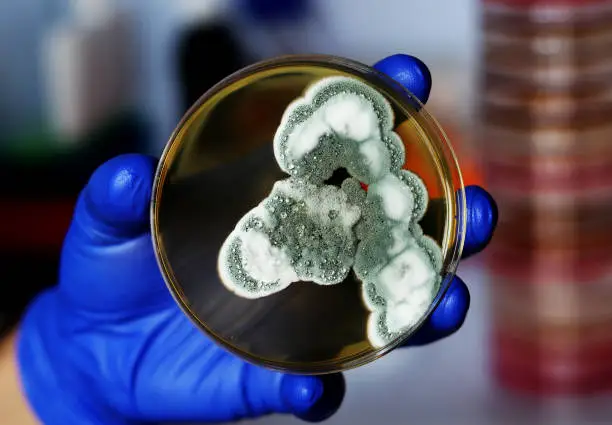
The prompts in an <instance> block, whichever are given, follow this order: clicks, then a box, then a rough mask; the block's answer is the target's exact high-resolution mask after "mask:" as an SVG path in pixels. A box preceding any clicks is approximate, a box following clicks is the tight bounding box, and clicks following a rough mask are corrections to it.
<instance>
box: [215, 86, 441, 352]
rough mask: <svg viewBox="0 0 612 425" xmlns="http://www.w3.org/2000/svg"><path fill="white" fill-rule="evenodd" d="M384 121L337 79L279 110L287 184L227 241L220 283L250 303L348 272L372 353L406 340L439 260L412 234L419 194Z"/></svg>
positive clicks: (433, 290) (369, 100) (381, 111)
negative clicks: (344, 174) (341, 176)
mask: <svg viewBox="0 0 612 425" xmlns="http://www.w3.org/2000/svg"><path fill="white" fill-rule="evenodd" d="M393 121H394V117H393V110H392V108H391V105H390V104H389V103H388V102H387V101H386V99H385V98H384V97H383V96H382V95H381V94H380V93H378V92H377V91H376V90H374V89H373V88H371V87H370V86H369V85H367V84H365V83H362V82H361V81H359V80H356V79H353V78H347V77H330V78H325V79H322V80H320V81H319V82H317V83H316V84H314V85H312V86H311V87H310V88H309V89H308V90H307V91H306V93H305V95H304V96H303V97H302V98H299V99H297V100H295V101H294V102H293V103H292V104H291V105H289V107H288V108H287V110H286V111H285V114H284V116H283V118H282V120H281V124H280V126H279V128H278V130H277V133H276V136H275V138H274V153H275V157H276V160H277V162H278V164H279V166H280V168H281V169H282V170H283V171H285V172H286V173H287V174H288V175H289V177H288V178H287V179H284V180H281V181H278V182H276V183H275V185H274V187H273V189H272V191H271V193H270V195H269V196H268V197H267V198H265V199H264V200H263V201H262V202H261V203H260V204H259V205H258V206H257V207H255V208H254V209H253V210H251V211H250V212H248V213H247V214H246V215H245V216H244V217H243V219H242V220H241V221H240V222H239V223H238V225H237V226H236V228H235V229H234V230H233V231H232V233H231V234H230V235H229V236H228V238H227V239H226V241H225V243H224V244H223V246H222V248H221V251H220V254H219V264H218V265H219V275H220V277H221V280H222V282H223V284H224V285H225V286H226V287H227V288H228V289H229V290H231V291H233V292H234V293H236V294H237V295H239V296H242V297H245V298H260V297H265V296H268V295H271V294H274V293H277V292H279V291H282V290H283V289H285V288H287V287H288V286H289V285H291V284H299V282H314V283H316V284H319V285H334V284H338V283H340V282H342V281H344V280H345V279H346V278H347V277H348V275H349V273H351V271H352V272H353V273H355V275H356V276H357V278H358V279H359V280H360V281H361V284H362V292H363V299H364V303H365V305H366V306H367V308H368V309H369V310H370V312H371V314H370V317H369V321H368V331H367V332H368V335H367V337H368V339H369V341H370V343H371V344H372V345H373V346H374V347H383V346H385V345H387V344H388V343H390V342H391V341H393V340H394V339H396V338H397V337H399V336H401V335H402V334H403V333H405V332H408V331H410V329H411V328H413V327H414V326H415V325H416V324H417V323H418V322H419V321H420V320H421V319H422V317H423V316H424V315H425V314H426V313H427V310H428V309H429V306H430V305H431V303H432V302H433V300H434V298H435V296H436V294H437V292H438V289H439V285H440V280H441V276H440V272H441V270H442V251H441V249H440V247H439V246H438V245H437V244H436V242H435V241H434V240H433V239H431V238H429V237H428V236H425V235H423V231H422V229H421V228H420V226H419V224H418V222H419V221H420V220H421V218H422V217H423V215H424V214H425V211H426V209H427V204H428V194H427V190H426V188H425V185H424V184H423V182H422V181H421V179H420V178H419V177H418V176H417V175H415V174H414V173H411V172H410V171H407V170H402V169H401V167H402V165H403V164H404V162H405V152H404V147H403V144H402V142H401V140H400V138H399V136H398V135H397V134H396V133H395V132H393ZM340 168H344V169H346V170H347V171H348V173H349V174H350V176H351V177H350V178H347V179H346V180H345V181H344V182H343V183H342V185H341V187H337V186H332V185H328V184H326V183H325V181H326V180H328V179H329V178H330V177H331V176H332V174H333V173H334V171H335V170H338V169H340ZM360 182H363V183H365V184H367V185H368V191H367V193H366V191H364V190H363V189H362V188H361V185H360Z"/></svg>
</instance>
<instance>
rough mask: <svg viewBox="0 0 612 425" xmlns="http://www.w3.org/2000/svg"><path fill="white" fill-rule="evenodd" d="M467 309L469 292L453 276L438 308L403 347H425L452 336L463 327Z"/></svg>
mask: <svg viewBox="0 0 612 425" xmlns="http://www.w3.org/2000/svg"><path fill="white" fill-rule="evenodd" d="M469 308H470V292H469V290H468V288H467V286H466V285H465V283H464V282H463V281H462V280H461V278H459V277H458V276H455V278H454V279H453V281H452V282H451V284H450V286H449V288H448V290H447V291H446V294H444V297H443V298H442V300H441V301H440V304H438V307H437V308H436V309H435V311H434V312H433V313H432V314H431V315H430V316H429V318H428V319H427V321H426V322H425V323H424V324H423V326H422V327H421V328H420V329H419V330H418V331H417V332H416V333H415V334H414V335H413V336H412V337H411V338H410V339H409V340H408V341H407V342H406V344H405V346H407V347H409V346H420V345H426V344H430V343H432V342H435V341H437V340H439V339H443V338H446V337H447V336H450V335H452V334H453V333H455V332H456V331H457V330H458V329H459V328H460V327H461V326H462V325H463V322H464V321H465V317H466V315H467V312H468V310H469Z"/></svg>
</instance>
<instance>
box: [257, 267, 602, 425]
mask: <svg viewBox="0 0 612 425" xmlns="http://www.w3.org/2000/svg"><path fill="white" fill-rule="evenodd" d="M460 274H461V276H462V278H463V279H464V280H465V281H466V282H467V283H468V286H469V287H470V290H471V294H472V304H471V310H470V314H469V315H468V318H467V320H466V322H465V324H464V326H463V328H462V329H461V330H460V331H459V332H458V333H457V334H455V335H453V336H451V337H450V338H448V339H446V340H444V341H440V342H438V343H435V344H432V345H429V346H426V347H420V348H406V349H400V350H396V351H395V352H393V353H391V354H389V355H388V356H386V357H385V358H383V359H380V360H379V361H376V362H374V363H372V364H370V365H368V366H365V367H362V368H359V369H356V370H353V371H350V372H348V373H347V374H346V378H347V388H348V389H347V395H346V399H345V401H344V404H343V406H342V408H341V409H340V411H339V412H338V413H337V414H336V415H335V416H333V417H332V418H331V419H329V420H328V421H327V422H325V423H326V424H329V425H335V424H337V425H345V424H352V425H362V424H363V425H372V424H384V425H406V424H412V423H415V424H416V423H418V424H427V425H447V424H452V425H517V424H521V425H600V424H601V425H604V424H606V425H607V424H610V423H612V395H611V396H601V397H597V398H590V399H556V400H549V401H542V400H535V399H530V398H528V397H522V396H517V395H512V394H509V393H507V392H505V391H503V390H501V389H499V388H497V387H496V386H495V384H494V383H493V382H492V381H491V378H490V374H489V365H488V354H487V347H488V343H487V334H488V323H489V313H488V310H487V309H488V295H489V294H488V291H487V286H488V285H487V278H486V276H485V274H484V273H483V270H482V267H481V266H480V265H479V263H478V262H474V261H468V262H467V263H466V264H463V265H462V267H461V270H460ZM254 423H256V424H259V425H281V424H282V425H292V424H295V425H297V424H300V423H301V422H300V421H298V420H295V419H292V418H287V417H282V416H273V417H269V418H263V419H260V420H257V421H254Z"/></svg>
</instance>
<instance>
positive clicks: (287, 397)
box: [138, 329, 345, 423]
mask: <svg viewBox="0 0 612 425" xmlns="http://www.w3.org/2000/svg"><path fill="white" fill-rule="evenodd" d="M175 331H176V329H175ZM194 332H196V331H195V330H194ZM180 347H181V350H180V356H176V357H173V358H174V360H173V365H172V366H170V367H169V368H165V369H160V376H159V377H160V379H161V380H160V381H159V382H156V381H157V379H156V378H155V377H148V378H147V381H151V380H152V381H151V382H149V383H148V384H147V385H146V386H144V387H143V388H141V390H140V391H139V393H140V400H141V401H140V402H139V403H138V404H139V407H138V412H139V416H140V417H141V418H142V419H143V420H147V421H149V420H150V421H155V422H156V423H157V422H164V421H166V422H172V421H174V422H176V421H191V422H198V423H200V422H228V421H236V420H240V419H247V418H257V417H261V416H265V415H269V414H273V413H281V414H292V415H295V416H296V417H298V418H300V419H302V420H305V421H308V422H320V421H323V420H325V419H327V418H329V417H330V416H331V415H332V414H334V413H335V412H336V411H337V410H338V408H339V407H340V404H341V403H342V401H343V399H344V394H345V382H344V377H343V376H342V374H331V375H323V376H300V375H287V374H283V373H280V372H277V371H273V370H269V369H265V368H261V367H258V366H255V365H252V364H249V363H246V362H244V361H243V360H241V359H239V358H237V357H235V356H233V355H231V354H229V353H227V352H226V351H224V350H222V349H220V348H219V347H217V346H215V345H213V344H211V343H210V342H209V341H206V342H202V336H201V335H197V334H194V335H193V336H192V337H190V338H189V339H188V340H184V343H183V344H182V345H181V346H180ZM202 347H207V348H204V349H202ZM166 356H167V355H166ZM166 356H164V358H163V359H162V363H163V360H164V359H167V357H166ZM159 364H160V363H159V362H156V364H155V365H154V366H153V367H154V368H159ZM168 374H170V376H172V379H170V380H168Z"/></svg>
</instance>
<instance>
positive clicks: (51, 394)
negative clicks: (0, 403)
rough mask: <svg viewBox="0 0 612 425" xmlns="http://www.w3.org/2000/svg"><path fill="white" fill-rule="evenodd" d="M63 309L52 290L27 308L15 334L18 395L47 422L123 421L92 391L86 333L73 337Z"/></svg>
mask: <svg viewBox="0 0 612 425" xmlns="http://www.w3.org/2000/svg"><path fill="white" fill-rule="evenodd" d="M69 316H70V313H69V309H67V308H66V306H65V305H63V303H62V302H61V299H60V297H59V295H58V292H57V289H56V288H53V289H51V290H48V291H46V292H44V293H42V294H41V295H40V296H39V297H38V298H36V299H35V300H34V301H33V302H32V304H31V305H30V306H29V307H28V309H27V311H26V314H25V315H24V317H23V320H22V322H21V325H20V329H19V331H18V334H17V338H16V347H15V348H16V357H17V363H18V371H19V376H20V378H21V386H22V389H23V394H24V397H25V398H26V399H27V401H28V403H29V405H30V408H31V410H32V411H33V412H34V413H35V414H36V416H37V417H38V419H39V420H40V421H41V422H42V423H44V424H48V425H55V424H61V425H73V424H74V425H77V424H78V425H98V424H100V425H102V424H104V425H115V424H116V425H128V422H127V421H126V420H125V419H124V418H121V417H120V415H119V414H118V413H117V412H114V411H113V410H112V409H111V408H109V407H108V406H106V404H105V402H104V399H103V398H102V397H101V396H100V395H99V394H100V393H99V392H98V391H97V388H98V383H99V376H96V371H97V370H99V369H97V368H96V367H95V366H96V365H95V360H93V359H92V358H91V355H90V352H88V351H87V347H86V341H85V342H84V344H79V343H78V341H79V340H80V341H83V340H86V338H76V337H77V335H76V334H75V329H74V328H73V326H72V324H73V323H74V318H71V317H69Z"/></svg>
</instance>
